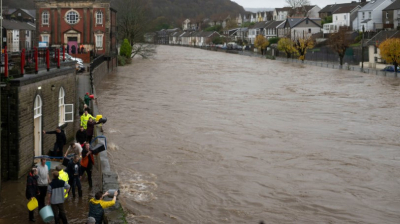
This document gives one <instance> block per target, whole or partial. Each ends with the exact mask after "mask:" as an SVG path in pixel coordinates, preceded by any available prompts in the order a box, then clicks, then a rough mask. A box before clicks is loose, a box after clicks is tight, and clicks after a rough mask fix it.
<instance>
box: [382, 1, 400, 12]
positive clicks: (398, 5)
mask: <svg viewBox="0 0 400 224" xmlns="http://www.w3.org/2000/svg"><path fill="white" fill-rule="evenodd" d="M396 9H400V0H396V1H395V2H393V3H392V4H390V5H389V6H388V7H386V8H385V9H383V10H382V11H391V10H396Z"/></svg>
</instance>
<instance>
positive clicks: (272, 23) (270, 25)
mask: <svg viewBox="0 0 400 224" xmlns="http://www.w3.org/2000/svg"><path fill="white" fill-rule="evenodd" d="M284 22H285V21H270V22H268V23H267V26H266V27H265V29H275V28H277V27H278V26H279V25H281V24H282V23H284Z"/></svg>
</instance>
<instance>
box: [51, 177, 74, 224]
mask: <svg viewBox="0 0 400 224" xmlns="http://www.w3.org/2000/svg"><path fill="white" fill-rule="evenodd" d="M69 188H70V186H69V185H68V183H67V182H65V181H63V180H60V179H58V172H57V171H53V180H52V181H51V183H50V184H49V186H48V188H47V196H48V201H47V204H49V205H51V209H52V210H53V213H54V221H55V224H59V223H60V218H61V220H62V222H63V224H68V220H67V216H66V214H65V209H64V199H65V195H64V190H67V191H68V190H69Z"/></svg>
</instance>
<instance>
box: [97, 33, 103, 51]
mask: <svg viewBox="0 0 400 224" xmlns="http://www.w3.org/2000/svg"><path fill="white" fill-rule="evenodd" d="M96 48H103V34H96Z"/></svg>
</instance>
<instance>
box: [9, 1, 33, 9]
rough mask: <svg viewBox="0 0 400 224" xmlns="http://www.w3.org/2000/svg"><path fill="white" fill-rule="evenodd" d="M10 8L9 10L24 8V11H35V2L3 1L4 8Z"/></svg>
mask: <svg viewBox="0 0 400 224" xmlns="http://www.w3.org/2000/svg"><path fill="white" fill-rule="evenodd" d="M5 6H8V8H24V9H34V8H35V2H34V0H3V7H5Z"/></svg>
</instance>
